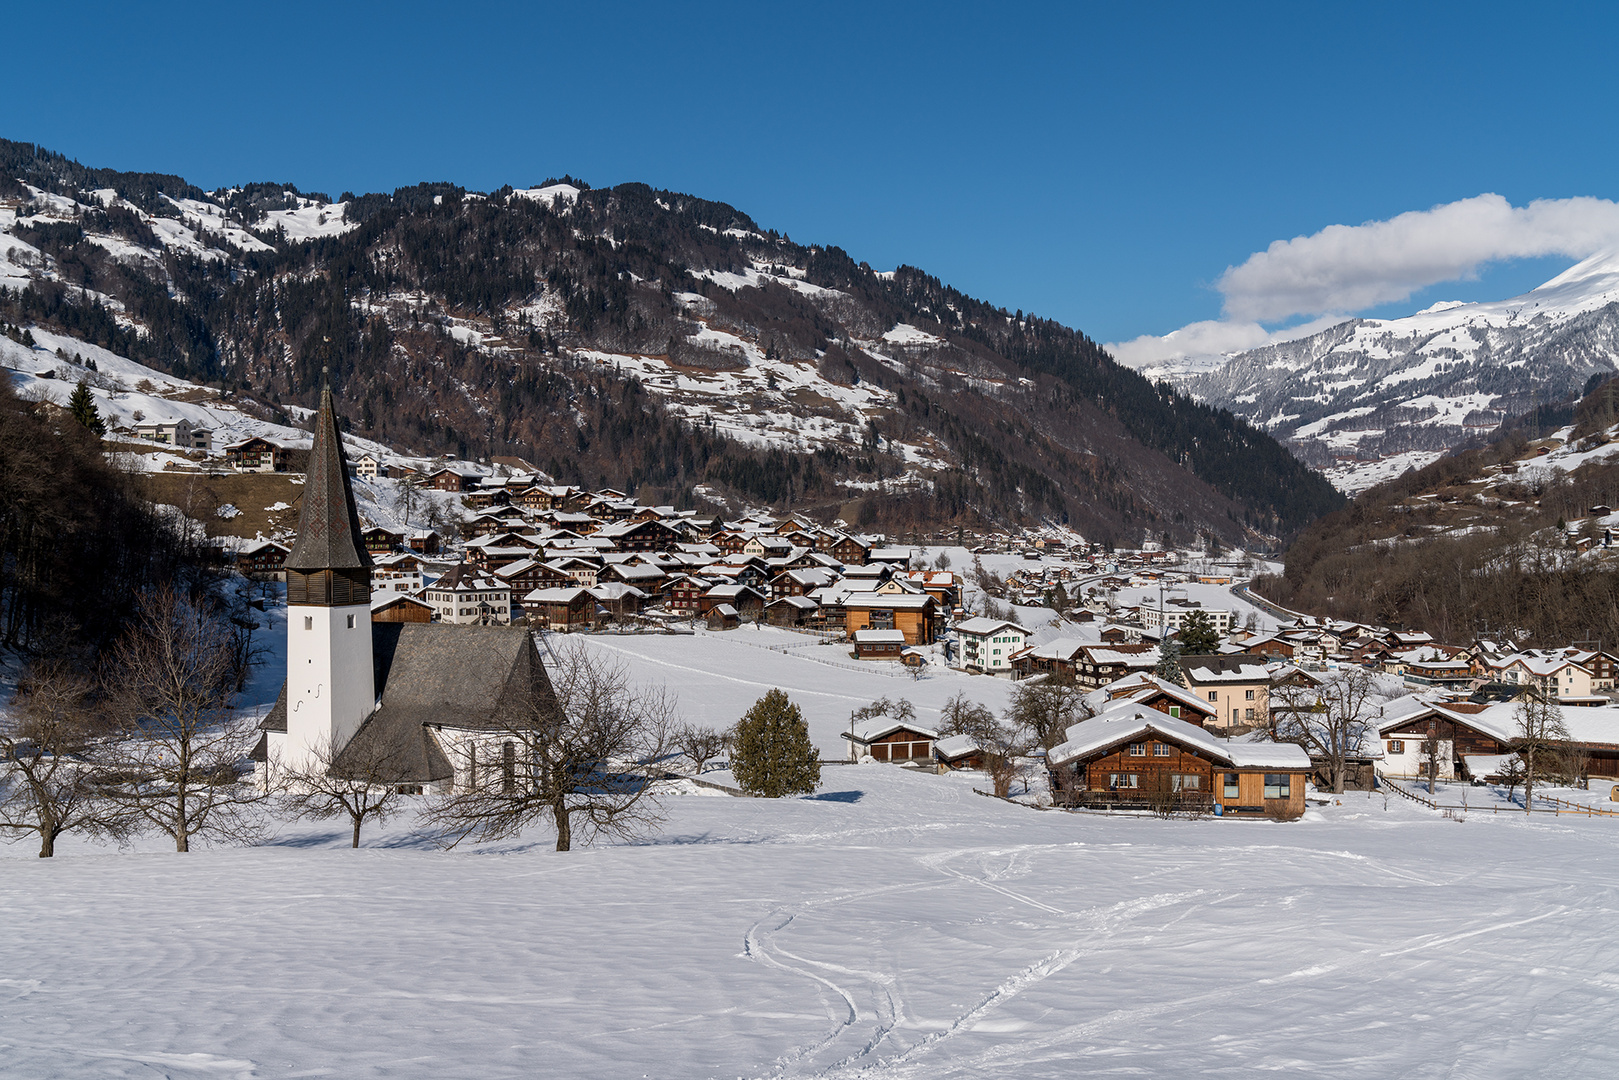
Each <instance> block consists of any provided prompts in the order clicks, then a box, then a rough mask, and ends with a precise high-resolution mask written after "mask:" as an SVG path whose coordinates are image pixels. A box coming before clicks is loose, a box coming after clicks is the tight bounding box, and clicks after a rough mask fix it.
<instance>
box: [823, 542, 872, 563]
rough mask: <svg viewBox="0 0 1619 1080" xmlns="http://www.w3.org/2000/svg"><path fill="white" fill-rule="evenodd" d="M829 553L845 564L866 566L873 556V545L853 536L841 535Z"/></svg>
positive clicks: (829, 549)
mask: <svg viewBox="0 0 1619 1080" xmlns="http://www.w3.org/2000/svg"><path fill="white" fill-rule="evenodd" d="M827 553H828V554H830V555H831V556H832V557H833V558H834V559H837V560H838V562H840V563H843V564H844V565H845V566H864V565H866V562H867V560H868V559H869V558H870V557H871V545H870V544H868V543H866V542H865V541H864V540H856V539H855V538H854V537H852V536H839V537H838V538H837V539H835V540H833V541H832V545H831V547H829V548H828V549H827Z"/></svg>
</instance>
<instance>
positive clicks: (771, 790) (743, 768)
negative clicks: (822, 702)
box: [731, 690, 821, 799]
mask: <svg viewBox="0 0 1619 1080" xmlns="http://www.w3.org/2000/svg"><path fill="white" fill-rule="evenodd" d="M735 738H736V743H735V749H734V750H733V751H732V752H731V772H732V773H733V774H734V775H735V776H736V782H737V783H738V784H740V785H742V790H744V791H746V792H749V793H750V794H753V795H763V796H764V797H766V798H769V799H779V798H781V797H782V796H784V795H808V794H809V793H810V792H812V791H814V790H815V789H816V788H817V787H819V786H820V783H821V752H820V751H819V750H817V749H816V748H815V747H814V746H813V745H811V743H810V737H809V725H807V724H805V723H804V714H803V713H801V712H799V710H798V706H797V705H794V704H793V703H792V701H791V700H790V699H789V698H788V697H787V695H786V694H785V693H783V692H782V691H780V690H772V691H770V692H769V693H768V694H766V695H765V696H764V697H762V698H760V699H759V700H758V701H756V702H754V703H753V708H751V709H749V710H748V711H747V714H746V715H744V716H743V717H742V719H741V720H739V721H737V725H736V736H735Z"/></svg>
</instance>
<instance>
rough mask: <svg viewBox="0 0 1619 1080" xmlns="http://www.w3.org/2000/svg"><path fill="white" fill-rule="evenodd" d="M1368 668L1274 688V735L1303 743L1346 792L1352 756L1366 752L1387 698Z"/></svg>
mask: <svg viewBox="0 0 1619 1080" xmlns="http://www.w3.org/2000/svg"><path fill="white" fill-rule="evenodd" d="M1387 697H1388V695H1387V694H1385V693H1384V692H1383V691H1382V690H1381V689H1380V688H1379V686H1378V683H1377V679H1376V678H1375V677H1374V676H1373V675H1372V673H1371V672H1370V671H1367V670H1366V669H1365V668H1351V669H1349V670H1347V671H1343V672H1339V673H1338V674H1336V675H1334V676H1333V677H1332V678H1329V679H1326V680H1324V681H1322V682H1321V683H1319V684H1317V683H1315V682H1314V681H1313V680H1310V679H1307V678H1303V677H1300V678H1297V679H1293V680H1288V681H1286V682H1283V683H1279V684H1277V685H1275V686H1272V687H1271V690H1270V725H1269V733H1270V737H1271V738H1272V739H1274V740H1276V741H1277V742H1291V743H1297V744H1298V745H1300V746H1302V747H1304V749H1305V751H1306V752H1308V753H1309V755H1310V757H1311V758H1312V759H1314V760H1316V761H1318V762H1320V763H1321V771H1322V772H1323V773H1325V774H1326V777H1327V783H1328V785H1329V786H1330V787H1331V788H1332V790H1333V791H1334V792H1335V793H1337V794H1342V793H1343V790H1344V781H1345V778H1346V776H1347V774H1348V771H1349V759H1350V758H1351V757H1354V756H1356V755H1358V754H1360V753H1361V752H1362V746H1363V744H1364V743H1365V741H1366V739H1367V737H1368V736H1369V735H1371V734H1372V733H1373V732H1374V731H1375V730H1376V726H1377V721H1378V719H1379V718H1381V717H1382V715H1383V704H1384V702H1385V701H1386V700H1387Z"/></svg>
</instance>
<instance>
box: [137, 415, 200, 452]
mask: <svg viewBox="0 0 1619 1080" xmlns="http://www.w3.org/2000/svg"><path fill="white" fill-rule="evenodd" d="M135 434H136V435H138V436H140V437H141V438H143V439H151V440H152V441H153V442H160V443H164V444H166V445H168V446H177V447H180V448H181V449H184V450H210V451H211V450H213V448H214V433H213V432H212V431H210V430H208V429H207V428H201V427H196V426H194V425H193V424H192V423H191V421H189V420H146V421H142V422H141V423H138V424H136V425H135Z"/></svg>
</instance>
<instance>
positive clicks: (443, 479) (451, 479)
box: [423, 466, 478, 492]
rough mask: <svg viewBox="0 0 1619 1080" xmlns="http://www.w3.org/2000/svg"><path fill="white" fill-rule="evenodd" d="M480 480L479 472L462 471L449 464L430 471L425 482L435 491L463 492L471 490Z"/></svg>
mask: <svg viewBox="0 0 1619 1080" xmlns="http://www.w3.org/2000/svg"><path fill="white" fill-rule="evenodd" d="M477 480H478V477H477V474H475V473H469V472H462V471H461V470H460V469H452V468H450V467H448V466H446V467H444V468H442V469H439V470H438V471H436V472H432V473H429V474H428V475H427V478H426V480H424V481H423V482H424V483H425V484H426V485H427V486H428V487H430V488H432V489H433V490H434V491H454V492H462V491H467V490H470V489H471V487H472V485H473V484H475V483H476V482H477Z"/></svg>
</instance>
